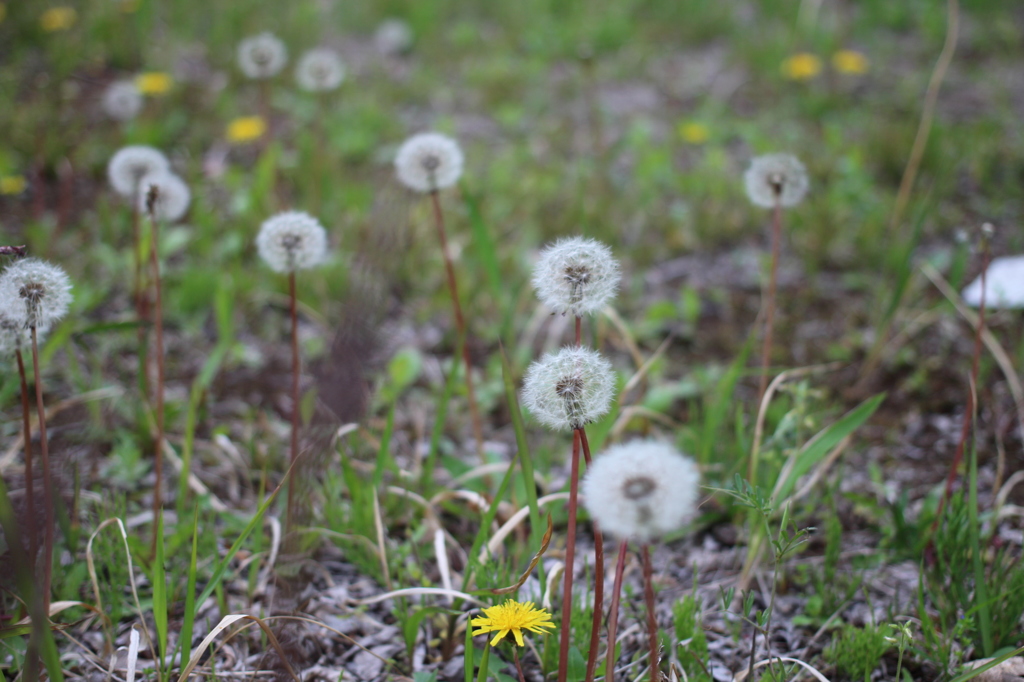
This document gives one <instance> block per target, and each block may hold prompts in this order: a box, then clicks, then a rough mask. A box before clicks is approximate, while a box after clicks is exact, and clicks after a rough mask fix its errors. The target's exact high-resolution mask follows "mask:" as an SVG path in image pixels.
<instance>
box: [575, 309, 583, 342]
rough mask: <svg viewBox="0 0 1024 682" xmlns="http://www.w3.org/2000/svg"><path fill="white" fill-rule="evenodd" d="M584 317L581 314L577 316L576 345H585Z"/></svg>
mask: <svg viewBox="0 0 1024 682" xmlns="http://www.w3.org/2000/svg"><path fill="white" fill-rule="evenodd" d="M582 339H583V318H582V317H580V316H579V315H577V316H576V345H577V346H581V345H583V342H582Z"/></svg>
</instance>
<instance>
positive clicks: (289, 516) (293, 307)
mask: <svg viewBox="0 0 1024 682" xmlns="http://www.w3.org/2000/svg"><path fill="white" fill-rule="evenodd" d="M288 300H289V310H290V313H291V321H292V440H291V457H290V464H291V465H292V466H294V465H295V460H296V459H298V457H299V312H298V296H297V295H296V292H295V271H294V270H293V271H292V272H289V273H288ZM295 503H296V499H295V472H294V471H293V472H292V475H291V476H289V477H288V506H287V511H286V512H285V514H286V515H285V525H284V527H285V529H286V530H290V529H291V527H292V520H293V518H294V515H295Z"/></svg>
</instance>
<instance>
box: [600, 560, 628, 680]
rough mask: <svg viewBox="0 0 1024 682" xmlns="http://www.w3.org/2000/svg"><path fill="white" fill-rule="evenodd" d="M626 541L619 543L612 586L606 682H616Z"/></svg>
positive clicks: (605, 665) (606, 655)
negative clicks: (616, 639)
mask: <svg viewBox="0 0 1024 682" xmlns="http://www.w3.org/2000/svg"><path fill="white" fill-rule="evenodd" d="M627 549H628V544H627V543H626V541H625V540H622V541H620V542H619V558H618V560H617V561H616V562H615V582H614V583H613V585H612V601H611V604H609V606H608V651H607V653H605V657H604V680H605V682H615V660H616V658H615V638H616V636H617V631H618V629H619V595H620V594H622V573H623V572H624V571H625V570H626V550H627Z"/></svg>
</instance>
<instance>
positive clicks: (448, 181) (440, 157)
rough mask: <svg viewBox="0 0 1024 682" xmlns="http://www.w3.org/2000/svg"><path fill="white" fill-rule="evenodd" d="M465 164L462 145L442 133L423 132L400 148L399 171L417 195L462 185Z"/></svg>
mask: <svg viewBox="0 0 1024 682" xmlns="http://www.w3.org/2000/svg"><path fill="white" fill-rule="evenodd" d="M462 162H463V158H462V150H461V149H460V148H459V143H458V142H456V141H455V140H453V139H452V138H450V137H448V136H447V135H441V134H440V133H420V134H418V135H413V136H412V137H410V138H409V139H408V140H406V141H405V142H403V143H402V146H401V147H399V148H398V154H396V155H395V170H396V171H397V173H398V179H399V180H400V181H401V182H402V184H403V185H405V186H406V187H409V188H410V189H414V190H416V191H417V192H436V191H437V190H440V189H444V188H445V187H450V186H452V185H454V184H455V183H456V182H458V180H459V176H461V175H462Z"/></svg>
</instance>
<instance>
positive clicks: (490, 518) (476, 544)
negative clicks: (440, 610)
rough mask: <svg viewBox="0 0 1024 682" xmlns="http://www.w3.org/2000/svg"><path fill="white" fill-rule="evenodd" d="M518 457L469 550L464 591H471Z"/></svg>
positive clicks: (504, 477) (514, 460)
mask: <svg viewBox="0 0 1024 682" xmlns="http://www.w3.org/2000/svg"><path fill="white" fill-rule="evenodd" d="M516 457H518V454H516V455H515V456H513V457H512V461H511V462H509V463H508V469H507V470H506V471H505V475H504V476H503V477H502V479H501V483H500V484H499V485H498V492H496V493H495V494H494V499H493V500H491V506H489V507H488V508H487V511H486V512H485V513H484V517H483V519H482V520H481V521H480V528H479V529H478V530H477V532H476V538H475V539H474V540H473V548H472V549H471V550H469V560H468V565H467V566H466V575H465V577H464V578H463V579H462V590H463V591H466V590H468V589H469V585H470V582H471V581H472V578H473V570H474V569H475V568H476V567H477V565H478V563H479V562H478V559H479V555H480V548H481V547H483V546H484V538H486V537H487V533H489V532H490V528H491V524H492V523H493V522H494V517H495V516H497V515H498V505H499V504H500V503H501V501H502V500H503V499H504V498H505V493H506V492H507V491H508V486H509V484H510V483H511V482H512V474H513V473H515V470H516Z"/></svg>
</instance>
